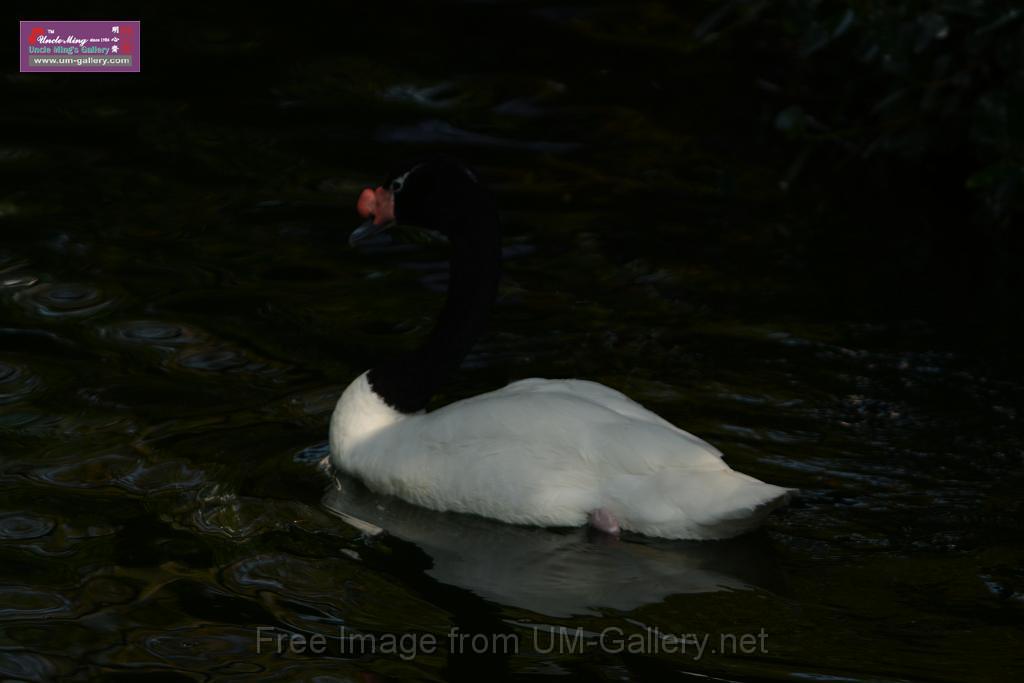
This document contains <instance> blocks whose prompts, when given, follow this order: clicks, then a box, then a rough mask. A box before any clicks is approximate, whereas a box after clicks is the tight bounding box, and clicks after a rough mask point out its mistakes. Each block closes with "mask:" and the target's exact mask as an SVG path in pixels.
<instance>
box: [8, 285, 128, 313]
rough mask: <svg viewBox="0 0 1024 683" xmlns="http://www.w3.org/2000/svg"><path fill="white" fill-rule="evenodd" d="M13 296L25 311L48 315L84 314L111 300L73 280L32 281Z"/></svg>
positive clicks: (92, 288)
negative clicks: (37, 282)
mask: <svg viewBox="0 0 1024 683" xmlns="http://www.w3.org/2000/svg"><path fill="white" fill-rule="evenodd" d="M14 300H15V301H16V302H18V304H20V305H21V306H22V307H23V308H24V309H26V310H27V311H29V312H31V313H35V314H37V315H41V316H44V317H47V318H60V317H86V316H90V315H93V314H95V313H98V312H99V311H102V310H104V309H106V308H108V307H109V306H111V305H112V304H113V303H114V300H113V299H111V298H109V297H107V296H106V295H104V293H103V292H102V290H100V289H98V288H96V287H93V286H91V285H86V284H78V283H72V282H51V283H45V284H39V285H35V286H34V287H29V288H28V289H23V290H21V291H20V292H18V293H17V294H15V295H14Z"/></svg>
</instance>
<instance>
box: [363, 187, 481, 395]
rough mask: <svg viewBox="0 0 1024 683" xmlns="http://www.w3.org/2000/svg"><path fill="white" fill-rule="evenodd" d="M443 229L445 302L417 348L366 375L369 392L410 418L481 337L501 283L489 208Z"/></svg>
mask: <svg viewBox="0 0 1024 683" xmlns="http://www.w3.org/2000/svg"><path fill="white" fill-rule="evenodd" d="M482 209H483V210H481V211H477V212H475V213H474V214H470V213H469V212H467V215H465V216H463V215H462V214H461V212H460V214H458V215H456V216H452V217H451V221H453V222H457V223H464V224H462V225H451V224H449V225H447V226H446V230H445V232H446V233H447V234H448V235H449V240H450V242H451V261H450V263H449V267H448V272H449V278H448V297H447V299H446V301H445V304H444V307H443V308H442V309H441V313H440V315H439V317H438V320H437V323H436V324H435V326H434V329H433V331H432V332H431V333H430V336H429V337H428V338H427V340H426V341H425V342H424V343H423V345H422V346H420V348H418V349H417V350H415V351H413V352H412V353H408V354H406V355H404V356H401V357H399V358H397V359H395V360H393V361H391V362H389V363H385V364H382V365H378V366H375V367H374V368H372V369H371V370H370V373H369V380H370V385H371V386H372V387H373V390H374V391H375V392H376V393H377V394H378V395H379V396H380V397H381V398H383V399H384V401H385V402H386V403H387V404H388V405H390V406H392V407H393V408H395V409H397V410H399V411H401V412H403V413H414V412H417V411H419V410H422V409H423V408H425V407H426V405H427V402H428V401H429V400H430V397H431V396H433V395H434V394H435V393H436V392H437V390H438V389H439V388H440V387H441V386H442V385H443V384H444V381H445V380H446V379H447V377H448V375H450V374H451V373H452V372H454V371H455V370H456V369H457V368H458V367H459V365H460V364H461V363H462V360H463V359H464V358H465V357H466V354H467V353H469V350H470V349H471V348H472V347H473V344H474V342H476V340H477V338H478V337H479V336H480V334H481V333H482V332H483V329H484V325H485V323H486V322H487V318H488V313H489V312H490V309H491V305H492V304H493V302H494V299H495V297H496V296H497V293H498V281H499V280H500V278H501V234H500V231H499V229H498V221H497V215H496V212H495V211H494V209H493V206H492V205H490V203H489V202H487V203H485V205H484V206H483V207H482Z"/></svg>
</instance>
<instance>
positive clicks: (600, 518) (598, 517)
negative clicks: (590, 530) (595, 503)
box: [588, 508, 620, 536]
mask: <svg viewBox="0 0 1024 683" xmlns="http://www.w3.org/2000/svg"><path fill="white" fill-rule="evenodd" d="M588 521H589V523H590V526H592V527H594V528H595V529H597V530H598V531H603V532H604V533H606V534H613V535H615V536H618V534H619V531H620V529H619V520H617V519H615V515H613V514H612V513H610V512H609V511H608V510H606V509H605V508H597V509H596V510H591V512H590V515H589V516H588Z"/></svg>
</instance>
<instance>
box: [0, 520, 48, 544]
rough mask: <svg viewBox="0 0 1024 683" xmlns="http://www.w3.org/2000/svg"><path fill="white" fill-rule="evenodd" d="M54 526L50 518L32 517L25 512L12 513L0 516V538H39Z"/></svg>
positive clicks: (7, 539) (18, 539) (9, 539)
mask: <svg viewBox="0 0 1024 683" xmlns="http://www.w3.org/2000/svg"><path fill="white" fill-rule="evenodd" d="M54 526H56V525H55V524H54V522H53V520H51V519H47V518H45V517H33V516H31V515H27V514H13V515H7V516H5V517H0V540H5V541H14V540H17V541H23V540H28V539H32V538H40V537H41V536H45V535H47V534H48V533H50V532H51V531H53V528H54Z"/></svg>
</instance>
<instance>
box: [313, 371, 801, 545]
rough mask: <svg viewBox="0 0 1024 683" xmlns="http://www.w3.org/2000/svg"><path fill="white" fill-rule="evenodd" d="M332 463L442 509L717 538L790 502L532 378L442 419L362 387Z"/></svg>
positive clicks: (567, 386)
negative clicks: (609, 521)
mask: <svg viewBox="0 0 1024 683" xmlns="http://www.w3.org/2000/svg"><path fill="white" fill-rule="evenodd" d="M330 451H331V462H332V463H333V464H334V466H335V467H337V468H339V469H341V470H342V471H345V472H348V473H350V474H352V475H354V476H356V477H358V478H360V479H362V480H363V481H364V482H365V483H366V484H367V485H368V486H369V487H370V488H371V489H373V490H375V491H378V492H380V493H386V494H391V495H395V496H398V497H399V498H402V499H404V500H406V501H408V502H411V503H414V504H417V505H422V506H424V507H428V508H431V509H434V510H440V511H454V512H465V513H475V514H478V515H483V516H486V517H491V518H495V519H498V520H502V521H504V522H510V523H516V524H532V525H539V526H579V525H582V524H585V523H586V522H587V520H588V514H589V513H591V512H593V511H594V510H605V511H607V512H608V513H610V514H611V515H612V516H613V517H614V519H616V520H617V521H618V523H619V525H620V526H621V528H622V529H625V530H629V531H635V532H639V533H642V534H647V535H650V536H661V537H666V538H681V539H682V538H684V539H717V538H727V537H730V536H735V535H737V534H739V533H742V532H744V531H747V530H749V529H751V528H753V527H754V526H756V525H758V524H759V523H760V522H761V521H762V519H763V517H764V516H765V515H766V514H767V513H768V512H770V511H771V510H772V509H774V508H775V507H777V506H778V505H780V504H782V503H784V502H785V500H786V499H787V497H788V490H787V489H784V488H782V487H779V486H774V485H771V484H766V483H764V482H761V481H759V480H757V479H755V478H753V477H750V476H747V475H745V474H742V473H740V472H736V471H734V470H732V469H730V468H729V466H728V465H726V464H725V462H724V461H723V460H722V454H721V453H720V452H719V451H718V450H717V449H716V448H714V447H713V446H711V445H710V444H708V443H706V442H704V441H702V440H701V439H699V438H698V437H696V436H694V435H692V434H689V433H688V432H685V431H683V430H682V429H679V428H678V427H675V426H674V425H672V424H670V423H669V422H667V421H665V420H663V419H662V418H660V417H658V416H657V415H655V414H654V413H652V412H651V411H649V410H647V409H646V408H644V407H643V406H641V405H640V404H638V403H636V402H635V401H633V400H631V399H629V398H628V397H627V396H625V395H624V394H622V393H620V392H618V391H615V390H614V389H611V388H609V387H606V386H603V385H601V384H597V383H595V382H589V381H584V380H575V379H569V380H548V379H526V380H521V381H519V382H514V383H512V384H509V385H508V386H506V387H504V388H503V389H499V390H497V391H492V392H489V393H486V394H481V395H479V396H474V397H472V398H468V399H465V400H462V401H457V402H455V403H452V404H450V405H447V406H444V407H443V408H440V409H438V410H435V411H433V412H429V413H425V412H418V413H414V414H405V413H401V412H399V411H397V410H395V409H393V408H391V407H390V406H388V405H387V403H385V402H384V401H383V400H382V399H381V397H380V396H378V395H377V394H376V392H374V390H373V388H372V387H371V385H370V382H369V381H368V379H367V373H364V374H362V375H360V376H359V377H358V378H357V379H356V380H355V381H353V382H352V383H351V384H350V385H349V386H348V388H347V389H346V390H345V392H344V393H343V394H342V396H341V398H340V399H339V400H338V404H337V407H336V408H335V411H334V414H333V416H332V418H331V433H330Z"/></svg>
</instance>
